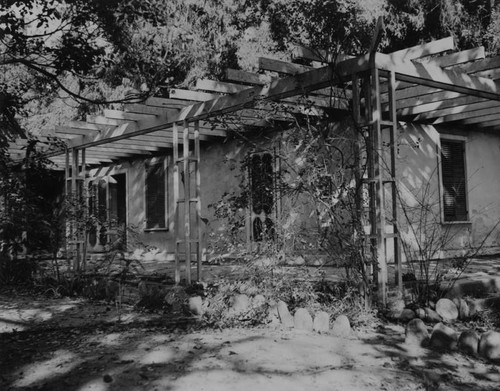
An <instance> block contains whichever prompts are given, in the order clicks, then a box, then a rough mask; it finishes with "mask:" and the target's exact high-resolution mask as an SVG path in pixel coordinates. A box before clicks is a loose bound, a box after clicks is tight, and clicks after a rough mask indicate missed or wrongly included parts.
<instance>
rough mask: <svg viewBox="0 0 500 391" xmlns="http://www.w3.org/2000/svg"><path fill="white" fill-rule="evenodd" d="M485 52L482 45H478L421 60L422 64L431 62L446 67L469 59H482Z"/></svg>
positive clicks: (466, 61) (469, 60)
mask: <svg viewBox="0 0 500 391" xmlns="http://www.w3.org/2000/svg"><path fill="white" fill-rule="evenodd" d="M485 57H486V53H485V51H484V46H479V47H477V48H473V49H469V50H462V51H460V52H456V53H450V54H445V55H443V56H440V57H432V58H426V59H424V60H423V61H422V62H423V63H424V64H431V65H434V66H437V67H441V68H446V67H452V66H456V65H460V64H464V63H468V62H471V61H477V60H481V59H484V58H485Z"/></svg>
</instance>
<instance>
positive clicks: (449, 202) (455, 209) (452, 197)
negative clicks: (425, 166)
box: [441, 139, 468, 222]
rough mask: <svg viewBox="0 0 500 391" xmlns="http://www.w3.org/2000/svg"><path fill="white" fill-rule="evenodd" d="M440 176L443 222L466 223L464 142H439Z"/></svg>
mask: <svg viewBox="0 0 500 391" xmlns="http://www.w3.org/2000/svg"><path fill="white" fill-rule="evenodd" d="M441 175H442V185H443V217H444V221H445V222H453V221H467V220H468V216H467V186H466V177H465V142H464V141H462V140H446V139H444V140H443V139H442V140H441Z"/></svg>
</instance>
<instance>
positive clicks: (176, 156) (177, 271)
mask: <svg viewBox="0 0 500 391" xmlns="http://www.w3.org/2000/svg"><path fill="white" fill-rule="evenodd" d="M172 132H173V148H174V153H173V155H174V156H173V160H174V167H173V182H174V240H175V243H174V244H175V283H176V284H179V282H180V281H181V272H180V264H179V244H180V243H179V191H180V188H179V176H180V172H179V125H178V124H177V123H174V125H173V128H172Z"/></svg>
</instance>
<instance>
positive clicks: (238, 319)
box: [203, 263, 366, 328]
mask: <svg viewBox="0 0 500 391" xmlns="http://www.w3.org/2000/svg"><path fill="white" fill-rule="evenodd" d="M298 275H300V276H301V277H300V278H290V276H289V275H287V274H286V273H284V270H283V269H282V268H280V267H279V266H278V267H277V266H269V267H262V266H260V265H259V266H256V265H255V264H253V263H249V264H247V266H246V267H245V268H244V272H243V274H242V276H241V278H238V279H236V280H235V279H232V280H231V281H230V280H226V279H221V280H219V281H217V283H213V284H211V285H209V286H208V288H207V298H206V301H207V302H208V303H209V304H208V305H207V307H206V311H205V313H204V315H203V320H204V322H205V323H206V324H207V325H209V326H212V327H219V328H224V327H232V326H235V325H240V326H241V325H246V326H254V325H259V324H266V323H268V322H269V318H268V311H269V307H270V306H271V305H272V304H273V303H276V302H277V301H278V300H282V301H284V302H285V303H287V305H288V308H289V310H290V311H291V312H292V313H293V311H294V310H295V309H297V308H307V309H308V310H310V311H311V312H312V313H314V312H315V311H320V310H322V311H326V312H327V313H329V314H330V315H331V317H332V318H336V317H337V316H338V315H341V314H345V315H347V316H348V317H349V319H351V321H352V322H353V323H354V324H357V323H358V321H359V322H363V318H364V317H365V315H366V313H365V311H364V308H363V305H362V302H361V301H360V298H359V292H357V290H356V287H354V286H352V284H350V283H349V282H345V283H333V282H328V281H326V280H324V279H322V278H321V275H318V274H317V273H313V272H311V270H309V269H308V268H301V269H300V273H298ZM236 294H245V295H247V296H248V297H249V298H252V297H255V296H256V295H263V296H264V297H265V298H266V302H265V303H259V304H258V305H253V304H251V305H250V306H249V308H248V309H247V311H245V312H243V313H234V312H232V311H231V300H232V298H233V297H234V296H235V295H236Z"/></svg>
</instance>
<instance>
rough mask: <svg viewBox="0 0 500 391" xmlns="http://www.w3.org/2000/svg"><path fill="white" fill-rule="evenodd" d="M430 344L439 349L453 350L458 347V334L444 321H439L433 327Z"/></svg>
mask: <svg viewBox="0 0 500 391" xmlns="http://www.w3.org/2000/svg"><path fill="white" fill-rule="evenodd" d="M430 346H431V347H432V348H434V349H439V350H453V349H455V348H456V347H457V334H456V333H455V330H453V329H452V328H451V327H448V326H446V325H445V324H444V323H437V324H436V325H435V326H434V328H433V329H432V334H431V340H430Z"/></svg>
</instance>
